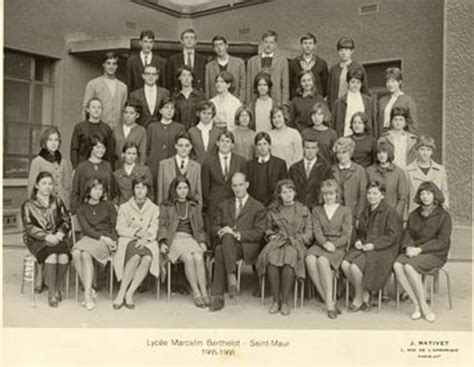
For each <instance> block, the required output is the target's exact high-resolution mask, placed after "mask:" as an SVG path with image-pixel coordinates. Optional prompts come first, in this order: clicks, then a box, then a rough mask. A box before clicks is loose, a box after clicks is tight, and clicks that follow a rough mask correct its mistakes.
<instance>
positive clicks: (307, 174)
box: [306, 161, 311, 178]
mask: <svg viewBox="0 0 474 367" xmlns="http://www.w3.org/2000/svg"><path fill="white" fill-rule="evenodd" d="M310 173H311V162H310V161H308V162H307V163H306V178H309V174H310Z"/></svg>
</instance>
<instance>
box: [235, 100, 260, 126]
mask: <svg viewBox="0 0 474 367" xmlns="http://www.w3.org/2000/svg"><path fill="white" fill-rule="evenodd" d="M242 112H247V114H248V115H249V119H250V121H249V127H250V128H251V129H255V127H254V125H255V124H254V121H253V112H252V109H251V108H249V107H247V106H246V105H242V106H240V107H239V108H237V110H236V111H235V118H234V123H235V126H240V115H241V114H242Z"/></svg>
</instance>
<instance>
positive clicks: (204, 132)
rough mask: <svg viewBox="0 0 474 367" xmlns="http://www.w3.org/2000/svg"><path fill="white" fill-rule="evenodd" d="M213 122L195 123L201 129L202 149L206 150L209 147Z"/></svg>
mask: <svg viewBox="0 0 474 367" xmlns="http://www.w3.org/2000/svg"><path fill="white" fill-rule="evenodd" d="M213 125H214V124H213V123H212V122H211V123H209V124H207V125H204V124H203V123H202V122H200V123H199V124H197V125H196V127H197V128H198V129H199V130H201V137H202V143H203V144H204V150H205V151H206V152H207V149H208V148H209V135H210V133H211V129H212V127H213Z"/></svg>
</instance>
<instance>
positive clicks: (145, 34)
mask: <svg viewBox="0 0 474 367" xmlns="http://www.w3.org/2000/svg"><path fill="white" fill-rule="evenodd" d="M145 37H148V38H151V39H152V40H155V33H153V31H150V30H149V29H147V30H145V31H141V33H140V41H141V40H142V39H144V38H145Z"/></svg>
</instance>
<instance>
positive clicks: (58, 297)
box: [56, 291, 63, 302]
mask: <svg viewBox="0 0 474 367" xmlns="http://www.w3.org/2000/svg"><path fill="white" fill-rule="evenodd" d="M56 299H57V300H58V302H62V301H63V292H62V291H57V292H56Z"/></svg>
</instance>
